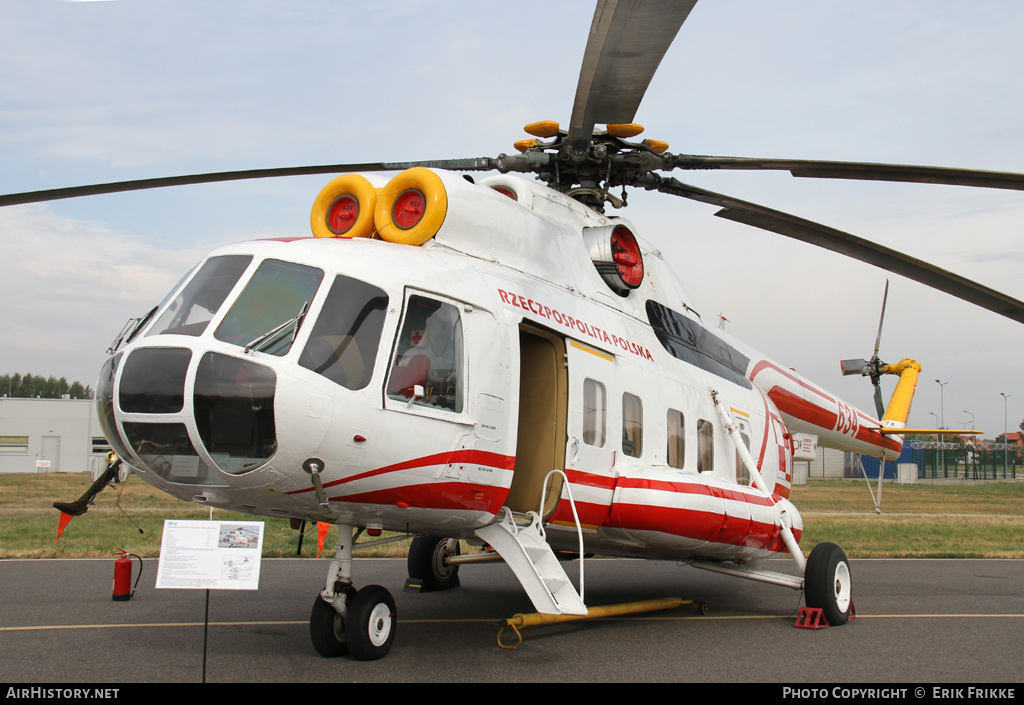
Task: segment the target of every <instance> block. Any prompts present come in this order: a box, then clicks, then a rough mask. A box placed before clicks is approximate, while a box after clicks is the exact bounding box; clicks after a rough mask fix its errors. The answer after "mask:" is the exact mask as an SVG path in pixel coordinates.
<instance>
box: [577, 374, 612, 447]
mask: <svg viewBox="0 0 1024 705" xmlns="http://www.w3.org/2000/svg"><path fill="white" fill-rule="evenodd" d="M607 417H608V398H607V396H606V394H605V389H604V385H603V384H601V383H600V382H595V381H594V380H592V379H585V380H583V442H584V443H586V444H587V445H590V446H598V447H603V446H604V439H605V424H606V419H607Z"/></svg>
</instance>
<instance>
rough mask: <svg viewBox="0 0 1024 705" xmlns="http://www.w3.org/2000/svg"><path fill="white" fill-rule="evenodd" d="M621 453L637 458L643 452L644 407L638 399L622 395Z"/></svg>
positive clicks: (627, 394) (629, 395) (630, 395)
mask: <svg viewBox="0 0 1024 705" xmlns="http://www.w3.org/2000/svg"><path fill="white" fill-rule="evenodd" d="M622 452H623V453H625V454H626V455H628V456H630V457H631V458H639V457H640V456H641V455H642V454H643V452H644V407H643V403H642V402H641V401H640V397H637V396H634V395H632V394H629V393H628V392H627V393H626V394H623V395H622Z"/></svg>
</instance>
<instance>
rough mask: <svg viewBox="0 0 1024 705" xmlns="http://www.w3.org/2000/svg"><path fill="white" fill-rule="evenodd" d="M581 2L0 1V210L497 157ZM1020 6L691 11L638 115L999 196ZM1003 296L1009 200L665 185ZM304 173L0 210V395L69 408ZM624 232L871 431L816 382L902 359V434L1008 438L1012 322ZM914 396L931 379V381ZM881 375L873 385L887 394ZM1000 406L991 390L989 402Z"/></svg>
mask: <svg viewBox="0 0 1024 705" xmlns="http://www.w3.org/2000/svg"><path fill="white" fill-rule="evenodd" d="M593 7H594V3H593V2H591V1H590V0H586V1H583V0H562V1H560V2H535V1H533V0H517V2H514V3H492V2H486V3H483V2H473V1H471V0H463V1H456V0H433V1H431V2H425V1H424V2H420V1H415V0H378V1H376V2H372V3H367V2H358V3H357V2H344V1H341V0H288V2H280V1H277V2H274V1H271V0H245V1H242V0H219V1H218V2H216V3H210V2H208V1H207V0H107V1H102V2H78V1H65V0H0V193H14V192H21V191H29V190H36V189H45V188H57V187H61V186H73V185H79V184H86V183H101V182H107V181H118V180H125V179H136V178H147V177H155V176H164V175H173V174H186V173H195V172H209V171H221V170H229V169H251V168H263V167H280V166H294V165H302V164H331V163H339V162H366V161H401V160H417V159H442V158H454V157H476V156H496V155H497V154H499V153H502V152H513V148H512V143H513V142H514V141H516V140H518V139H522V138H524V137H526V135H525V133H523V131H522V127H523V125H525V124H527V123H530V122H534V121H536V120H543V119H551V120H557V121H560V122H562V124H563V125H564V124H567V123H568V120H569V114H570V111H571V109H572V101H573V96H574V94H575V86H576V81H577V78H578V73H579V65H580V61H581V59H582V55H583V49H584V46H585V43H586V37H587V32H588V30H589V27H590V22H591V18H592V15H593ZM1021 36H1024V4H1022V3H1020V2H1017V1H1016V0H973V1H972V2H970V3H966V2H945V1H941V0H935V1H934V2H929V3H910V2H906V3H899V2H892V1H891V0H885V1H878V2H876V1H872V0H862V1H861V2H855V3H854V2H847V3H839V2H829V3H823V2H820V1H819V0H773V2H770V3H768V2H763V0H715V1H714V2H712V1H711V0H701V1H700V2H698V3H697V6H696V8H695V9H694V11H693V12H692V13H691V15H690V17H689V18H688V19H687V21H686V23H685V24H684V25H683V28H682V30H681V31H680V33H679V35H678V37H677V38H676V41H675V43H674V44H673V46H672V48H671V49H670V50H669V52H668V53H667V54H666V56H665V59H664V60H663V62H662V65H661V67H660V69H659V71H658V74H657V75H656V76H655V78H654V80H653V81H652V83H651V86H650V88H649V90H648V92H647V94H646V97H645V98H644V101H643V103H642V104H641V105H640V109H639V111H638V113H637V115H636V120H635V121H636V122H638V123H640V124H643V125H645V126H646V128H647V131H646V133H645V136H648V137H651V138H654V139H660V140H665V141H667V142H668V143H669V144H670V148H669V149H670V151H672V152H676V153H688V154H714V155H726V156H749V157H778V158H793V159H829V160H849V161H868V162H891V163H902V164H925V165H936V166H950V167H963V168H978V169H990V170H999V171H1024V104H1022V102H1024V45H1022V43H1021V42H1020V39H1019V38H1020V37H1021ZM674 175H675V176H676V177H677V178H679V179H680V180H682V181H684V182H686V183H690V184H693V185H695V186H699V187H702V188H706V189H710V190H713V191H718V192H721V193H726V194H728V195H731V196H735V197H737V198H741V199H744V200H748V201H753V202H755V203H759V204H762V205H765V206H769V207H771V208H775V209H778V210H782V211H785V212H788V213H792V214H795V215H798V216H801V217H804V218H808V219H810V220H814V221H817V222H820V223H824V224H826V225H830V226H832V227H836V228H839V229H841V230H845V231H847V232H850V233H853V234H855V235H858V236H861V237H865V238H868V239H871V240H874V241H877V242H880V243H881V244H884V245H886V246H888V247H892V248H895V249H900V250H903V251H906V252H908V253H909V254H911V255H913V256H915V257H918V258H921V259H924V260H927V261H929V262H932V263H933V264H936V265H938V266H940V267H943V268H946V269H949V270H951V271H954V272H956V273H958V274H961V275H963V276H966V277H968V278H970V279H974V280H976V281H979V282H981V283H984V284H986V285H988V286H991V287H993V288H995V289H998V290H1001V291H1004V292H1005V293H1007V294H1009V295H1011V296H1014V297H1016V298H1018V299H1022V300H1024V278H1022V277H1020V276H1019V273H1020V272H1021V271H1022V267H1024V237H1022V236H1024V193H1022V192H1014V191H997V190H988V189H974V188H964V187H954V186H937V185H924V184H890V183H881V182H878V183H872V182H855V181H846V180H825V179H820V180H817V179H796V178H793V177H791V176H790V175H789V174H788V173H786V172H783V173H768V172H763V173H754V172H732V173H719V172H714V173H712V172H676V173H675V174H674ZM327 180H329V177H316V176H314V177H289V178H285V179H276V180H265V181H245V182H236V183H228V184H213V185H205V186H189V187H177V188H173V189H162V190H159V191H147V192H138V193H132V194H117V195H107V196H95V197H89V198H80V199H73V200H65V201H57V202H51V203H48V204H42V205H26V206H16V207H8V208H0V247H2V249H0V252H2V256H0V301H2V302H3V303H2V305H0V372H3V373H6V372H20V373H28V372H31V373H33V374H39V375H45V376H49V375H56V376H58V377H60V376H65V377H67V378H68V379H69V380H79V381H82V382H83V383H85V384H90V385H94V381H95V378H96V375H97V373H98V371H99V368H100V366H101V365H102V363H103V361H104V359H105V357H106V354H105V350H106V349H107V347H108V346H109V345H110V343H111V341H112V340H113V339H114V337H115V335H116V334H117V333H118V331H119V330H120V329H121V327H122V326H123V325H124V324H125V322H126V321H127V320H128V319H129V318H130V317H137V316H140V315H142V314H144V313H145V312H146V311H147V310H149V308H151V307H152V306H153V305H155V304H156V303H157V302H159V301H160V300H161V299H162V298H163V296H164V294H166V292H167V290H168V289H170V287H171V286H173V285H174V284H175V282H177V281H178V279H179V278H180V277H181V275H182V274H183V273H184V272H185V271H187V270H188V269H189V268H190V267H191V266H192V265H193V264H194V263H195V262H197V261H198V260H199V259H201V258H202V257H203V256H204V254H205V253H206V252H207V251H208V250H210V249H212V248H214V247H216V246H218V245H220V244H224V243H228V242H235V241H239V240H245V239H250V238H259V237H272V236H282V235H287V236H296V235H306V234H308V227H309V226H308V223H309V209H310V206H311V205H312V202H313V199H314V198H315V197H316V194H317V192H318V191H319V189H320V187H321V186H322V185H323V184H324V183H326V181H327ZM629 203H630V205H629V206H628V207H627V208H626V209H625V210H624V211H622V213H621V214H622V215H623V216H624V217H626V218H627V219H629V220H630V221H632V222H633V224H634V225H635V226H636V227H637V229H638V231H639V234H640V235H641V237H643V238H644V239H646V240H647V241H648V242H650V243H651V244H652V245H653V246H654V247H656V248H657V249H659V250H660V251H661V252H662V253H663V255H664V256H665V258H666V259H667V260H668V261H669V262H670V263H671V264H672V265H673V266H674V267H675V269H676V271H677V272H678V274H679V276H680V278H681V279H682V281H683V282H684V285H685V286H686V288H687V290H688V291H689V293H690V296H691V297H692V299H693V300H694V302H695V304H696V308H697V310H699V311H700V312H701V313H702V314H703V317H704V320H705V321H715V320H716V319H717V316H718V314H722V315H724V316H725V317H726V318H727V319H728V323H727V324H726V327H727V330H728V331H729V332H730V333H732V334H734V335H736V336H737V337H739V338H740V339H742V340H744V341H747V342H749V343H751V344H752V345H754V346H755V347H757V348H758V349H760V350H761V351H763V352H764V353H765V354H766V355H768V356H769V357H771V358H773V359H775V360H777V361H779V362H780V363H782V364H784V365H787V366H789V367H792V368H794V369H796V370H797V371H798V372H800V373H801V374H803V375H804V376H805V377H808V378H809V379H811V380H813V381H815V382H816V383H817V384H819V385H822V386H823V387H825V388H826V389H829V390H830V391H832V392H834V393H835V394H837V395H839V396H840V397H842V398H843V399H844V400H846V401H847V402H850V403H852V404H854V405H856V406H858V407H860V408H862V409H864V410H868V411H870V412H872V413H873V411H872V410H873V403H872V401H871V399H872V390H871V385H870V383H869V382H868V381H867V380H866V379H864V378H861V377H848V378H843V377H842V376H841V375H840V371H839V364H838V363H839V360H840V359H843V358H858V357H863V358H868V357H870V356H871V353H872V349H873V347H874V343H875V336H876V334H877V330H878V320H879V313H880V307H881V301H882V292H883V289H884V286H885V282H886V280H887V279H888V280H889V281H890V289H889V297H888V306H887V309H886V313H885V326H884V329H883V332H882V338H881V350H880V355H881V357H882V359H883V360H886V361H889V362H896V361H898V360H900V359H902V358H904V357H910V358H914V359H916V360H918V361H920V362H921V363H922V365H923V368H924V371H923V373H922V376H921V380H920V383H919V385H918V392H917V395H916V397H915V400H914V405H913V408H912V410H911V416H910V421H909V425H911V426H917V427H929V428H931V427H934V426H935V425H936V424H937V423H942V422H944V424H945V426H946V427H961V428H971V427H972V426H973V427H975V428H977V429H979V430H982V431H984V432H985V436H986V437H989V438H992V437H994V436H996V435H998V434H1000V433H1002V431H1003V428H1004V414H1005V419H1006V421H1005V423H1006V424H1007V425H1008V427H1009V429H1010V430H1011V431H1013V430H1016V428H1017V425H1018V424H1019V423H1020V422H1021V420H1022V419H1024V371H1022V364H1021V360H1022V353H1024V326H1022V325H1021V324H1019V323H1015V322H1013V321H1010V320H1009V319H1005V318H1003V317H1001V316H999V315H998V314H995V313H991V312H989V311H986V310H983V309H979V308H977V307H975V306H972V305H970V304H967V303H965V302H962V301H959V300H958V299H955V298H953V297H951V296H949V295H947V294H943V293H941V292H935V291H933V290H931V289H928V288H927V287H925V286H924V285H921V284H917V283H916V282H912V281H909V280H906V279H903V278H901V277H898V276H896V275H890V274H888V273H886V272H883V271H881V270H877V269H875V268H873V267H871V266H869V265H867V264H863V263H860V262H856V261H852V260H848V259H845V258H843V257H842V256H840V255H837V254H834V253H831V252H826V251H824V250H821V249H819V248H816V247H813V246H810V245H806V244H804V243H799V242H795V241H790V240H788V239H786V238H783V237H781V236H778V235H774V234H771V233H767V232H764V231H760V230H757V229H753V228H750V227H749V226H744V225H741V224H737V223H730V222H727V221H724V220H722V219H719V218H715V217H714V215H713V214H714V212H715V210H716V209H715V208H713V207H711V206H707V205H704V204H699V203H694V202H690V201H687V200H684V199H678V198H673V197H671V196H666V195H660V194H651V193H645V192H639V191H633V192H631V193H630V196H629ZM936 380H939V381H940V382H942V384H940V383H939V382H936ZM894 386H895V378H891V379H888V380H886V381H884V382H883V390H884V392H885V395H886V397H887V396H888V394H889V393H891V390H892V388H893V387H894ZM1000 393H1003V394H1006V395H1009V398H1008V399H1004V397H1003V396H1001V394H1000Z"/></svg>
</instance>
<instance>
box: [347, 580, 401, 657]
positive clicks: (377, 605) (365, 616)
mask: <svg viewBox="0 0 1024 705" xmlns="http://www.w3.org/2000/svg"><path fill="white" fill-rule="evenodd" d="M397 626H398V618H397V613H396V611H395V599H394V598H393V597H392V596H391V593H390V592H388V591H387V590H386V589H384V588H382V587H381V586H380V585H368V586H366V587H364V588H363V589H362V590H360V591H359V592H357V593H356V594H355V597H353V598H352V599H351V600H350V601H349V603H348V615H347V617H346V619H345V642H346V644H347V646H348V652H349V654H350V655H351V656H352V658H354V659H356V660H357V661H374V660H376V659H379V658H383V657H384V656H387V654H388V652H389V651H390V650H391V644H392V643H394V641H395V628H396V627H397Z"/></svg>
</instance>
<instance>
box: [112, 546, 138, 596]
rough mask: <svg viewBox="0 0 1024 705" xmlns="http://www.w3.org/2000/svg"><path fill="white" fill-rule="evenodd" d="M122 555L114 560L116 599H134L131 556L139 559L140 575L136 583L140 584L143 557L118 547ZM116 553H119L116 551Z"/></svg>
mask: <svg viewBox="0 0 1024 705" xmlns="http://www.w3.org/2000/svg"><path fill="white" fill-rule="evenodd" d="M117 550H118V551H119V552H120V554H121V557H120V558H118V559H117V560H116V561H114V597H113V599H114V601H115V602H124V601H125V600H130V599H132V595H134V594H135V588H134V587H133V586H132V561H131V558H129V556H133V557H134V558H138V559H139V577H138V578H136V579H135V585H138V584H139V578H141V577H142V559H141V558H139V557H138V556H136V555H135V554H134V553H128V552H127V551H125V550H124V549H122V548H119V549H117ZM114 555H117V554H116V553H115V554H114Z"/></svg>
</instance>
